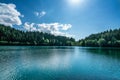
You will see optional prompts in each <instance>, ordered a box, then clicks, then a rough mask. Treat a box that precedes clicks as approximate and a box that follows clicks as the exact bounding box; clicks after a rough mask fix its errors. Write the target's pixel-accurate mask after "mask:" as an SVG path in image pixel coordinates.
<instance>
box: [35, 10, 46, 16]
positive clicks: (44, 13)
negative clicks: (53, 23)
mask: <svg viewBox="0 0 120 80" xmlns="http://www.w3.org/2000/svg"><path fill="white" fill-rule="evenodd" d="M34 14H35V15H36V16H38V17H43V16H45V15H46V12H45V11H42V12H34Z"/></svg>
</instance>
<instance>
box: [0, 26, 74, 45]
mask: <svg viewBox="0 0 120 80" xmlns="http://www.w3.org/2000/svg"><path fill="white" fill-rule="evenodd" d="M74 42H75V39H74V38H69V37H65V36H54V35H52V34H48V33H43V32H25V31H21V30H17V29H15V28H11V27H9V26H4V25H0V45H40V46H72V45H73V44H74Z"/></svg>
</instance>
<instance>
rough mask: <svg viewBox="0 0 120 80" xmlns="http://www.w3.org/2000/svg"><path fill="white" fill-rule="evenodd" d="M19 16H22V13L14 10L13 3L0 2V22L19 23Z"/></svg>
mask: <svg viewBox="0 0 120 80" xmlns="http://www.w3.org/2000/svg"><path fill="white" fill-rule="evenodd" d="M20 16H21V17H23V15H21V13H20V12H18V11H17V10H16V5H15V4H5V3H0V24H3V25H6V26H13V25H21V24H22V22H21V20H20V18H19V17H20Z"/></svg>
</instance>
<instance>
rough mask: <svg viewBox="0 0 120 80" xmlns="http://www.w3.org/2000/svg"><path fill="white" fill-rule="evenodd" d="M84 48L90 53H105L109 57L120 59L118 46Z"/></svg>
mask: <svg viewBox="0 0 120 80" xmlns="http://www.w3.org/2000/svg"><path fill="white" fill-rule="evenodd" d="M85 50H86V51H88V52H90V53H92V54H99V55H105V56H108V57H111V58H116V59H120V49H119V48H85Z"/></svg>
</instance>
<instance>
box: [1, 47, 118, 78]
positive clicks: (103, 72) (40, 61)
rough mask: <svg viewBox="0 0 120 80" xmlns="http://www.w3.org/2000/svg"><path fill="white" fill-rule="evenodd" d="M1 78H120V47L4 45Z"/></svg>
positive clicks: (2, 48)
mask: <svg viewBox="0 0 120 80" xmlns="http://www.w3.org/2000/svg"><path fill="white" fill-rule="evenodd" d="M0 80H120V49H119V48H90V47H89V48H86V47H57V46H56V47H49V46H48V47H47V46H46V47H39V46H0Z"/></svg>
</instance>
